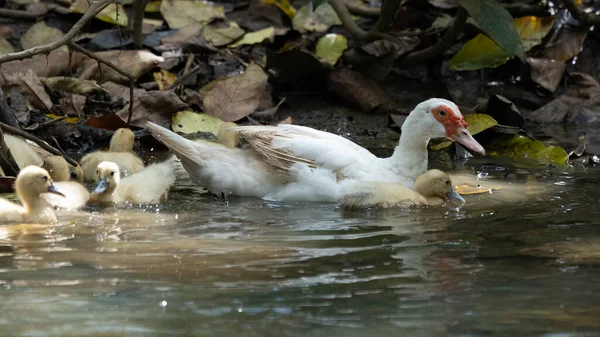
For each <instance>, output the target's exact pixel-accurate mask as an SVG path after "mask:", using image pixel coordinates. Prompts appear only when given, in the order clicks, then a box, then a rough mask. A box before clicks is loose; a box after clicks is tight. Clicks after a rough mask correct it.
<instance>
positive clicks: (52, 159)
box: [42, 156, 90, 210]
mask: <svg viewBox="0 0 600 337" xmlns="http://www.w3.org/2000/svg"><path fill="white" fill-rule="evenodd" d="M42 168H44V169H46V171H48V173H50V177H52V180H53V181H54V185H55V186H56V188H58V190H59V191H61V192H62V193H63V194H64V197H59V196H57V195H54V194H44V195H42V198H44V200H46V202H47V203H48V204H50V205H51V206H52V207H55V208H63V209H67V210H75V209H78V208H81V207H83V206H85V204H86V203H87V201H88V200H89V199H90V192H88V190H87V189H86V188H85V187H84V186H83V185H82V184H81V182H80V181H83V171H82V170H81V167H79V166H77V167H75V166H73V165H70V164H69V163H67V161H66V160H65V158H63V157H61V156H49V157H47V158H46V159H45V160H44V163H43V164H42Z"/></svg>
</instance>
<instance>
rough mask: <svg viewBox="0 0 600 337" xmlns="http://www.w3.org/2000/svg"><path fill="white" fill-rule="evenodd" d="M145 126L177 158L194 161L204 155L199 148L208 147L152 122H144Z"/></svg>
mask: <svg viewBox="0 0 600 337" xmlns="http://www.w3.org/2000/svg"><path fill="white" fill-rule="evenodd" d="M146 128H147V129H148V131H149V132H150V134H152V136H153V137H154V138H156V139H157V140H158V141H159V142H161V143H163V144H164V145H165V146H166V147H168V148H169V150H171V151H172V152H173V153H175V155H176V156H177V157H178V158H179V159H182V160H183V159H187V160H191V161H195V160H197V159H198V158H202V157H205V156H206V153H205V151H200V150H201V149H202V148H208V146H206V145H204V144H202V143H199V142H193V141H191V140H189V139H186V138H184V137H182V136H180V135H178V134H176V133H175V132H173V131H171V130H169V129H167V128H164V127H162V126H160V125H157V124H154V123H152V122H146Z"/></svg>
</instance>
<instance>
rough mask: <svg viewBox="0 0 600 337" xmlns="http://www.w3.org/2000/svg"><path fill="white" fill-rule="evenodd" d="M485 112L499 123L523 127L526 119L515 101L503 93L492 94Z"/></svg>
mask: <svg viewBox="0 0 600 337" xmlns="http://www.w3.org/2000/svg"><path fill="white" fill-rule="evenodd" d="M485 113H487V114H488V115H490V116H491V117H492V118H494V119H495V120H496V121H498V123H497V124H502V125H506V126H515V127H518V128H520V127H522V126H523V124H525V119H524V118H523V116H522V115H521V113H520V112H519V109H517V107H516V106H515V104H514V103H513V102H511V101H510V100H508V99H507V98H506V97H504V96H502V95H498V94H496V95H492V96H490V98H489V99H488V101H487V104H486V108H485Z"/></svg>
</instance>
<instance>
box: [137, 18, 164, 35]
mask: <svg viewBox="0 0 600 337" xmlns="http://www.w3.org/2000/svg"><path fill="white" fill-rule="evenodd" d="M164 23H165V21H164V20H154V19H149V18H144V20H142V34H150V33H152V32H154V31H156V30H157V29H160V28H161V27H162V25H163V24H164Z"/></svg>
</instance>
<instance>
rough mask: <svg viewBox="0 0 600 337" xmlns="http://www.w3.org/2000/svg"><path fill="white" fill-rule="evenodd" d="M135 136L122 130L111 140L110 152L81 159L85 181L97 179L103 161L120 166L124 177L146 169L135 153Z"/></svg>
mask: <svg viewBox="0 0 600 337" xmlns="http://www.w3.org/2000/svg"><path fill="white" fill-rule="evenodd" d="M134 141H135V135H134V134H133V131H131V130H129V129H126V128H121V129H118V130H117V131H115V133H114V134H113V136H112V138H111V139H110V146H109V148H108V151H96V152H92V153H88V154H86V155H85V156H84V157H83V158H82V159H81V167H82V168H83V176H84V179H85V181H94V180H95V179H96V168H97V167H98V165H99V164H100V163H101V162H103V161H111V162H113V163H116V164H117V165H118V166H119V170H120V172H121V174H122V175H123V176H125V177H126V176H128V175H132V174H134V173H137V172H140V171H141V170H143V169H144V162H143V161H142V160H141V159H140V158H139V157H138V156H137V155H136V154H135V153H134V152H133V144H134Z"/></svg>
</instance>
